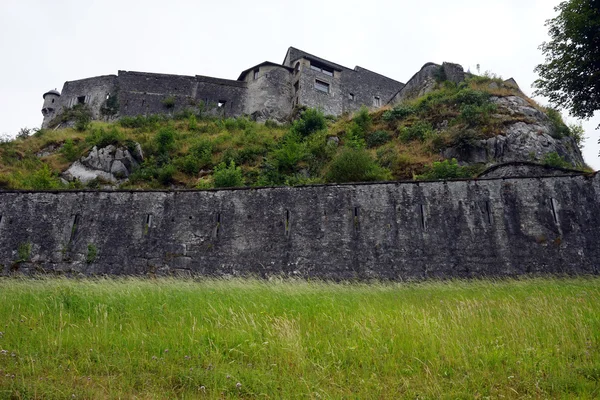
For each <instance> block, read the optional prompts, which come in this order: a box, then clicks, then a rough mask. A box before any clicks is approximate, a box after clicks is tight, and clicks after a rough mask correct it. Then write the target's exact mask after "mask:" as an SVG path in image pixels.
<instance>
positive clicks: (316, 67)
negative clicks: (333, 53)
mask: <svg viewBox="0 0 600 400" xmlns="http://www.w3.org/2000/svg"><path fill="white" fill-rule="evenodd" d="M310 69H312V70H313V71H319V72H322V73H324V74H325V75H327V76H333V69H331V68H329V67H326V66H324V65H319V64H315V63H313V62H311V63H310Z"/></svg>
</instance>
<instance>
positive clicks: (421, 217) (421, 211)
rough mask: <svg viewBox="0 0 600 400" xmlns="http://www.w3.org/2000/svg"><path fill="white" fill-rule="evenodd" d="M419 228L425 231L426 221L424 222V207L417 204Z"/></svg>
mask: <svg viewBox="0 0 600 400" xmlns="http://www.w3.org/2000/svg"><path fill="white" fill-rule="evenodd" d="M419 226H420V227H421V229H422V230H426V229H427V221H426V220H425V205H423V204H419Z"/></svg>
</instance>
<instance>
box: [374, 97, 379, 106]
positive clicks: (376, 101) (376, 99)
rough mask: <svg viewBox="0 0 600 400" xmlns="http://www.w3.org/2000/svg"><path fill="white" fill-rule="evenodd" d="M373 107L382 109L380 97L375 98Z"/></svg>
mask: <svg viewBox="0 0 600 400" xmlns="http://www.w3.org/2000/svg"><path fill="white" fill-rule="evenodd" d="M373 106H374V107H381V98H380V97H379V96H375V97H373Z"/></svg>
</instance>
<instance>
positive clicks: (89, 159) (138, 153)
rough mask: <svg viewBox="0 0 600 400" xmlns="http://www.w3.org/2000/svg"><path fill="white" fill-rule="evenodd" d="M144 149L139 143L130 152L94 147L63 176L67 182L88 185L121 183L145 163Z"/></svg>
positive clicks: (124, 149) (115, 148) (125, 149)
mask: <svg viewBox="0 0 600 400" xmlns="http://www.w3.org/2000/svg"><path fill="white" fill-rule="evenodd" d="M143 158H144V156H143V153H142V148H141V146H140V145H139V143H136V144H135V147H134V148H133V149H132V150H131V151H130V150H129V149H128V148H125V147H117V146H114V145H108V146H106V147H103V148H100V149H98V147H97V146H94V147H93V148H92V150H91V151H90V153H89V154H88V155H87V156H85V157H81V159H80V160H79V161H75V162H74V163H73V164H72V165H71V166H70V167H69V169H67V170H66V171H65V172H64V173H63V174H62V177H63V179H65V180H67V181H76V180H77V181H80V182H81V183H88V182H90V181H93V180H95V179H98V180H101V181H105V182H110V183H121V182H123V181H125V180H126V179H127V178H128V177H129V175H130V174H131V172H133V170H134V169H135V168H137V167H138V166H139V163H140V162H142V161H143Z"/></svg>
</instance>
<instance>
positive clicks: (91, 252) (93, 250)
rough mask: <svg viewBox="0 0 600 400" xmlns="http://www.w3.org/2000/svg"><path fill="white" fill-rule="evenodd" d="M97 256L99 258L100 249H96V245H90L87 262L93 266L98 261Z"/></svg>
mask: <svg viewBox="0 0 600 400" xmlns="http://www.w3.org/2000/svg"><path fill="white" fill-rule="evenodd" d="M97 256H98V249H97V248H96V245H94V244H93V243H90V244H88V247H87V255H86V257H85V262H86V263H88V264H91V263H93V262H94V261H96V257H97Z"/></svg>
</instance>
